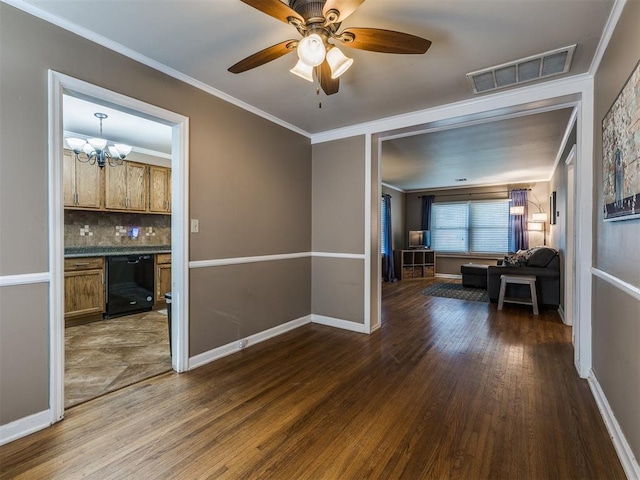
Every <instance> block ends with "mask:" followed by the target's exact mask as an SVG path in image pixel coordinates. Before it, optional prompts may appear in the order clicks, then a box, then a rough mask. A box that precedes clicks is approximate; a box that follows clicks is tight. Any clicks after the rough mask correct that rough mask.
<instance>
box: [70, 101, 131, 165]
mask: <svg viewBox="0 0 640 480" xmlns="http://www.w3.org/2000/svg"><path fill="white" fill-rule="evenodd" d="M94 116H95V117H96V118H98V119H100V137H93V138H89V139H87V140H84V139H82V138H77V137H66V138H65V141H66V142H67V145H69V148H71V150H73V153H75V157H76V160H77V161H78V162H82V163H89V164H90V165H94V164H96V163H97V164H98V166H99V167H100V168H104V166H105V165H107V164H109V166H111V167H116V166H118V165H122V160H124V158H125V157H126V156H127V155H129V153H131V150H132V147H131V146H129V145H125V144H124V143H116V144H114V145H110V146H107V140H105V139H104V138H101V137H102V120H104V119H105V118H108V115H107V114H105V113H99V112H98V113H94Z"/></svg>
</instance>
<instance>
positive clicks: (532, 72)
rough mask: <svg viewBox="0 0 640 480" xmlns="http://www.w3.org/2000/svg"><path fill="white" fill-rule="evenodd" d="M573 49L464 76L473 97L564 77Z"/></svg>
mask: <svg viewBox="0 0 640 480" xmlns="http://www.w3.org/2000/svg"><path fill="white" fill-rule="evenodd" d="M575 50H576V45H570V46H568V47H564V48H559V49H557V50H552V51H550V52H546V53H541V54H539V55H534V56H532V57H527V58H521V59H520V60H516V61H514V62H509V63H503V64H502V65H496V66H495V67H490V68H484V69H482V70H477V71H475V72H471V73H467V78H468V79H469V82H470V83H471V87H472V88H473V93H484V92H489V91H492V90H498V89H499V88H506V87H511V86H513V85H519V84H521V83H526V82H531V81H533V80H538V79H540V78H546V77H551V76H553V75H560V74H561V73H567V72H568V71H569V69H570V68H571V60H572V59H573V53H574V52H575Z"/></svg>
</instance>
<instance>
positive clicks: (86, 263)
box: [76, 262, 89, 267]
mask: <svg viewBox="0 0 640 480" xmlns="http://www.w3.org/2000/svg"><path fill="white" fill-rule="evenodd" d="M87 265H89V262H84V263H76V267H86V266H87Z"/></svg>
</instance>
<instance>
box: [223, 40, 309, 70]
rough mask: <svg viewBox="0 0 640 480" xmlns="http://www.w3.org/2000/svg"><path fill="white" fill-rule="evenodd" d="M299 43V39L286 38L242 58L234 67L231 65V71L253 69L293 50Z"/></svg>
mask: <svg viewBox="0 0 640 480" xmlns="http://www.w3.org/2000/svg"><path fill="white" fill-rule="evenodd" d="M297 44H298V41H297V40H285V41H284V42H280V43H278V44H277V45H272V46H271V47H268V48H265V49H264V50H260V51H259V52H258V53H254V54H253V55H250V56H248V57H247V58H245V59H244V60H240V61H239V62H238V63H236V64H235V65H233V66H232V67H229V71H230V72H231V73H242V72H246V71H247V70H251V69H252V68H256V67H259V66H260V65H264V64H265V63H269V62H270V61H272V60H275V59H276V58H280V57H282V56H283V55H286V54H287V53H289V52H293V51H294V50H295V47H296V45H297Z"/></svg>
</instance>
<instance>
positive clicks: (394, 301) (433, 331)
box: [0, 280, 624, 480]
mask: <svg viewBox="0 0 640 480" xmlns="http://www.w3.org/2000/svg"><path fill="white" fill-rule="evenodd" d="M432 281H433V280H411V281H404V282H398V283H396V284H385V285H384V286H383V297H384V302H383V309H382V311H383V323H382V327H381V329H380V330H378V331H377V332H375V333H374V334H372V335H362V334H357V333H353V332H347V331H342V330H337V329H333V328H330V327H326V326H321V325H306V326H304V327H301V328H299V329H296V330H294V331H291V332H288V333H286V334H284V335H282V336H280V337H277V338H274V339H271V340H269V341H267V342H264V343H261V344H258V345H254V346H251V347H249V348H247V349H245V350H243V351H242V352H239V353H238V354H235V355H232V356H229V357H226V358H223V359H220V360H218V361H216V362H214V363H212V364H209V365H205V366H203V367H200V368H198V369H196V370H193V371H191V372H187V373H184V374H175V373H173V372H170V373H167V374H164V375H161V376H158V377H155V378H152V379H148V380H145V381H143V382H141V383H137V384H135V385H132V386H129V387H126V388H124V389H122V390H118V391H116V392H114V393H111V394H109V395H107V396H104V397H100V398H97V399H95V400H92V401H89V402H87V403H84V404H82V405H79V406H76V407H74V408H73V409H71V410H69V411H68V412H67V418H66V419H65V420H64V421H63V422H60V423H58V424H56V425H54V426H52V427H51V428H48V429H46V430H43V431H41V432H38V433H35V434H33V435H30V436H28V437H25V438H23V439H19V440H16V441H15V442H12V443H10V444H8V445H4V446H2V447H0V478H28V479H30V480H31V479H41V478H63V479H65V480H66V479H75V478H98V479H100V480H103V479H122V478H127V479H160V478H171V479H188V480H191V479H198V478H207V479H210V478H213V479H233V480H237V479H250V480H253V479H277V480H279V479H283V480H289V479H296V480H298V479H301V480H302V479H313V480H319V479H327V480H337V479H340V480H343V479H408V480H414V479H440V478H447V479H517V478H523V479H524V478H526V479H571V478H575V479H600V478H606V479H622V478H624V473H623V471H622V468H621V466H620V462H619V461H618V459H617V457H616V455H615V451H614V449H613V446H612V444H611V440H610V439H609V436H608V434H607V431H606V428H605V426H604V423H603V421H602V418H601V417H600V414H599V412H598V409H597V406H596V404H595V401H594V399H593V397H592V396H591V393H590V390H589V387H588V384H587V382H586V381H585V380H582V379H580V378H578V376H577V373H576V371H575V368H574V366H573V349H572V346H571V330H570V328H568V327H566V326H565V325H563V324H562V323H561V322H560V320H559V318H558V316H557V314H556V313H555V312H553V311H549V310H543V311H541V312H540V315H539V316H534V315H532V313H531V311H530V310H531V309H530V307H529V308H527V307H524V306H514V305H508V306H505V309H504V310H503V311H497V310H496V306H495V305H489V304H484V303H479V302H466V301H460V300H455V299H446V298H435V297H428V296H425V295H422V294H421V291H422V290H424V288H425V287H426V286H427V285H429V284H430V283H431V282H432Z"/></svg>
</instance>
